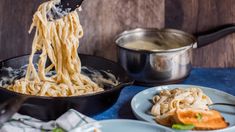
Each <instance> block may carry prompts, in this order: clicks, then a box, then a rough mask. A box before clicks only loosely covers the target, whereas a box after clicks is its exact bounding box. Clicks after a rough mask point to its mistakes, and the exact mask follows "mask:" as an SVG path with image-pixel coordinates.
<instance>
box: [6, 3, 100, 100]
mask: <svg viewBox="0 0 235 132" xmlns="http://www.w3.org/2000/svg"><path fill="white" fill-rule="evenodd" d="M58 2H60V1H59V0H51V1H48V2H45V3H43V4H41V5H40V6H39V8H38V10H37V11H36V13H35V14H34V17H33V23H32V26H31V28H30V31H29V32H31V31H32V30H33V28H34V27H35V28H36V32H35V36H34V40H33V44H32V51H31V55H30V57H29V64H28V69H27V73H26V76H25V77H24V78H22V79H20V80H16V81H15V83H14V84H12V85H10V86H9V87H8V89H9V90H12V91H15V92H20V93H23V94H30V95H40V96H75V95H82V94H87V93H94V92H99V91H103V89H102V88H100V87H99V86H98V85H97V84H96V83H94V82H93V81H91V80H90V79H89V78H88V77H87V76H85V75H82V74H80V73H81V62H80V59H79V56H78V53H77V49H78V47H79V40H80V38H81V37H82V36H83V29H82V26H81V25H80V22H79V16H78V13H77V11H73V12H71V13H68V14H67V15H66V16H65V17H63V18H60V19H58V20H54V21H49V20H48V18H47V13H48V12H49V11H50V10H51V9H52V8H55V5H56V4H57V3H58ZM37 51H41V55H40V58H39V61H38V62H37V64H38V68H35V66H34V64H33V57H34V54H35V53H36V52H37ZM48 59H49V60H50V62H51V65H49V66H46V61H47V60H48ZM52 70H55V71H56V74H55V75H53V76H51V77H48V76H46V75H47V73H48V72H50V71H52Z"/></svg>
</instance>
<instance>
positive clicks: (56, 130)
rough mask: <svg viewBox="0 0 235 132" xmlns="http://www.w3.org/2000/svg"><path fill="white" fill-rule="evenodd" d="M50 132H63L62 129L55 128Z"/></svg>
mask: <svg viewBox="0 0 235 132" xmlns="http://www.w3.org/2000/svg"><path fill="white" fill-rule="evenodd" d="M52 132H64V130H63V129H62V128H55V129H53V130H52Z"/></svg>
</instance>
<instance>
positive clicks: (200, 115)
mask: <svg viewBox="0 0 235 132" xmlns="http://www.w3.org/2000/svg"><path fill="white" fill-rule="evenodd" d="M196 118H197V120H198V121H199V122H201V121H202V114H201V113H197V114H196Z"/></svg>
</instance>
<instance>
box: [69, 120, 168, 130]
mask: <svg viewBox="0 0 235 132" xmlns="http://www.w3.org/2000/svg"><path fill="white" fill-rule="evenodd" d="M107 123H108V124H118V123H121V124H123V123H126V124H128V123H131V124H133V125H138V126H140V125H142V126H144V127H143V129H144V128H148V127H149V128H154V129H156V130H158V129H161V131H164V132H171V131H172V130H171V129H169V128H167V129H166V128H164V127H162V126H159V125H155V124H152V123H148V122H144V121H139V120H130V119H109V120H103V121H95V122H91V123H88V124H85V125H82V126H80V127H77V128H75V129H73V130H72V132H80V131H84V130H85V131H88V132H90V131H92V132H93V129H95V128H98V127H102V125H104V124H107ZM123 128H124V129H125V126H123ZM112 129H115V128H112ZM79 130H80V131H79Z"/></svg>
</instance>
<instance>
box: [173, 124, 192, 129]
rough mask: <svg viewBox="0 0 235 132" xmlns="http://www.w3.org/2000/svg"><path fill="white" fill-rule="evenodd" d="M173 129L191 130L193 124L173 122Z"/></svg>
mask: <svg viewBox="0 0 235 132" xmlns="http://www.w3.org/2000/svg"><path fill="white" fill-rule="evenodd" d="M172 128H173V129H177V130H192V129H193V128H194V125H193V124H173V125H172Z"/></svg>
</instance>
